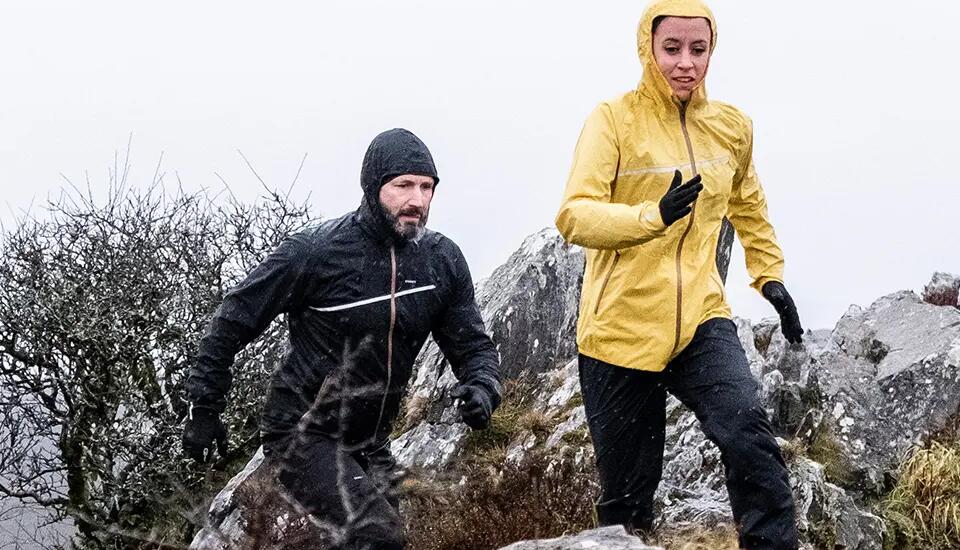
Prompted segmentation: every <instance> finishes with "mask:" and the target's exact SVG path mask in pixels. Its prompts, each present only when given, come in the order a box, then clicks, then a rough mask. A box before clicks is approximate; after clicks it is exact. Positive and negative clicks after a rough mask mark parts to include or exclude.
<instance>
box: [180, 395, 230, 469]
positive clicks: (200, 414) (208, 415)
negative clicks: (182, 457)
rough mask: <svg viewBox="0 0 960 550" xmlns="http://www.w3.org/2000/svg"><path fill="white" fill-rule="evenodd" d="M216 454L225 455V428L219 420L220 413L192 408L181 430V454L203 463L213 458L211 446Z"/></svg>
mask: <svg viewBox="0 0 960 550" xmlns="http://www.w3.org/2000/svg"><path fill="white" fill-rule="evenodd" d="M214 443H216V445H217V454H219V455H220V456H221V457H223V456H225V455H226V454H227V428H226V427H225V426H224V425H223V422H222V421H221V420H220V413H218V412H216V411H214V410H211V409H205V408H197V407H192V408H191V409H190V416H189V417H188V418H187V425H186V427H184V429H183V452H184V454H186V455H187V456H188V457H190V458H192V459H193V460H195V461H197V462H200V463H204V462H208V461H210V460H211V459H212V458H213V444H214Z"/></svg>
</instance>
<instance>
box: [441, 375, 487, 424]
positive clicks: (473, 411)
mask: <svg viewBox="0 0 960 550" xmlns="http://www.w3.org/2000/svg"><path fill="white" fill-rule="evenodd" d="M450 397H452V398H453V399H459V400H460V417H461V418H463V423H464V424H466V425H467V426H470V427H471V428H473V429H474V430H483V429H485V428H486V427H487V426H489V425H490V415H492V414H493V401H492V400H491V399H490V394H489V393H487V391H486V390H484V389H483V388H479V387H477V386H469V385H463V386H457V387H456V388H453V390H451V391H450Z"/></svg>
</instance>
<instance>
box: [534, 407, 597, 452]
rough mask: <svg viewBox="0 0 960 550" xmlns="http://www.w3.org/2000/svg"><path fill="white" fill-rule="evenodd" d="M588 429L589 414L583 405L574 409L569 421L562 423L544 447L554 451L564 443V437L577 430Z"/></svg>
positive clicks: (569, 415)
mask: <svg viewBox="0 0 960 550" xmlns="http://www.w3.org/2000/svg"><path fill="white" fill-rule="evenodd" d="M586 427H587V413H586V412H585V411H584V409H583V405H578V406H577V407H574V408H573V409H572V410H571V411H570V412H569V413H568V416H567V419H566V420H564V421H563V422H561V423H560V424H559V425H558V426H557V427H556V428H555V429H554V430H553V432H552V433H551V434H550V436H549V437H548V438H547V441H546V443H544V445H545V446H546V448H547V449H552V448H554V447H556V446H558V445H560V442H561V441H563V437H564V436H565V435H567V434H569V433H572V432H574V431H576V430H585V429H586Z"/></svg>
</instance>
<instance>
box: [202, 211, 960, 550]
mask: <svg viewBox="0 0 960 550" xmlns="http://www.w3.org/2000/svg"><path fill="white" fill-rule="evenodd" d="M582 270H583V253H582V251H581V250H579V249H577V248H576V247H570V246H567V245H565V244H564V243H563V241H562V239H561V238H560V236H559V235H558V234H557V233H556V232H555V231H553V230H544V231H541V232H539V233H537V234H535V235H533V236H531V237H529V238H528V239H527V240H526V241H524V243H523V246H522V247H521V248H520V249H519V250H518V251H517V252H516V253H514V254H513V255H512V256H511V257H510V259H509V260H508V261H507V263H506V264H504V265H503V266H501V267H500V268H499V269H497V270H496V271H495V272H494V274H493V275H492V276H491V277H490V278H489V279H487V280H484V281H482V282H480V283H479V284H478V285H477V296H478V301H479V303H480V305H481V309H482V313H483V317H484V320H485V321H486V323H487V327H488V330H489V331H490V333H491V335H492V336H493V339H494V341H495V343H496V344H497V346H498V349H499V350H500V354H501V359H502V363H503V368H504V372H505V374H506V375H507V377H508V378H510V379H512V380H523V381H524V383H525V385H526V387H527V388H529V392H530V393H532V397H531V398H530V399H527V400H526V401H525V403H528V405H526V406H527V407H528V408H529V409H530V410H532V411H535V412H536V413H537V414H539V415H540V416H541V417H542V418H543V419H544V422H546V423H547V424H548V425H547V427H546V428H543V427H541V431H540V432H537V433H534V431H532V430H530V429H519V431H517V432H516V433H515V434H513V435H512V436H511V437H512V440H511V441H510V442H509V444H508V445H507V450H506V461H507V462H512V463H519V462H520V461H522V459H523V458H524V456H527V455H528V454H530V453H533V452H535V451H546V452H547V453H551V454H552V455H555V456H558V457H559V456H567V457H569V456H574V457H576V460H579V461H584V463H592V460H593V454H592V453H593V449H592V446H591V445H590V441H589V434H588V430H587V427H586V419H585V414H584V410H583V406H582V404H581V402H582V401H581V398H580V393H579V383H578V380H577V365H576V349H575V340H574V336H575V335H574V332H575V323H576V317H577V305H578V300H579V288H580V277H581V274H582ZM957 281H960V280H958V279H957V278H955V277H951V276H947V275H944V274H937V276H936V277H935V278H934V281H932V282H931V284H930V285H927V289H925V291H924V294H923V297H921V296H918V295H917V294H914V293H912V292H898V293H894V294H891V295H889V296H884V297H882V298H880V299H878V300H877V301H875V302H874V303H873V304H871V305H870V306H868V307H866V308H861V307H857V306H852V307H851V308H850V310H849V311H848V312H847V313H846V314H845V315H844V316H843V317H842V318H841V319H840V321H839V322H838V323H837V325H836V327H834V328H833V329H832V330H817V331H808V332H807V333H806V334H805V336H804V343H803V344H802V345H800V346H793V345H789V344H788V343H787V342H786V341H785V339H784V338H783V336H782V334H781V333H780V330H779V326H778V322H777V320H776V319H772V320H762V321H760V322H758V323H756V324H753V323H750V322H749V321H746V320H742V319H737V320H736V323H737V327H738V331H739V334H740V340H741V343H742V345H743V348H744V351H745V352H746V355H747V358H748V360H749V361H750V365H751V370H752V371H753V373H754V374H755V375H756V376H757V378H758V379H759V380H761V382H762V384H761V387H762V390H761V391H762V394H761V397H762V400H763V402H764V405H765V407H766V408H767V410H768V412H769V414H770V416H771V419H772V422H773V424H774V426H775V429H776V430H777V432H778V435H779V436H780V437H781V438H782V440H781V441H782V446H783V448H784V454H785V456H787V462H788V465H789V467H790V478H791V484H792V487H793V490H794V494H795V497H796V502H797V511H798V518H797V520H798V527H799V529H800V532H801V534H802V537H803V540H804V541H805V544H806V545H807V547H816V548H819V547H830V548H846V549H851V550H872V549H880V548H882V536H883V521H882V519H881V518H880V517H878V516H877V515H875V514H874V510H873V509H872V508H871V504H870V503H871V502H875V501H876V497H877V496H879V495H882V494H883V493H884V491H885V490H887V489H888V487H889V484H890V480H891V479H892V478H893V477H894V476H895V475H896V467H897V465H898V463H899V462H900V460H902V457H903V455H904V453H906V452H907V451H908V450H909V449H911V448H912V447H913V446H915V445H917V444H918V443H920V442H922V441H923V440H924V439H925V438H926V437H928V436H930V435H931V434H935V433H936V432H938V431H939V430H942V429H944V428H945V427H946V426H948V424H949V423H950V422H953V421H955V420H956V419H957V416H958V410H960V309H957V307H955V306H956V305H957V301H956V300H957V298H956V290H957V288H960V284H955V283H957ZM951 289H952V290H951ZM951 291H952V292H954V294H953V295H952V298H951V295H950V294H949V293H950V292H951ZM944 296H946V298H943V297H944ZM951 300H952V301H951ZM937 304H941V305H937ZM444 367H445V365H444V359H443V357H442V354H440V352H439V350H438V349H437V347H436V346H435V345H434V344H432V343H430V344H428V345H427V346H425V348H424V350H423V352H422V353H421V356H420V358H419V359H418V362H417V366H416V373H415V377H414V380H413V381H412V383H411V386H410V388H409V391H408V397H407V402H406V417H405V418H404V419H403V425H402V426H401V427H399V428H398V430H397V431H398V432H399V433H398V436H397V437H396V438H395V440H394V442H393V444H392V450H393V451H394V453H395V455H396V456H397V458H398V460H399V461H400V462H401V463H402V464H403V465H404V466H406V467H408V468H412V469H414V470H418V471H420V472H422V475H425V476H429V475H431V473H435V472H448V471H450V470H451V469H454V470H455V469H456V467H457V464H458V463H459V461H460V459H461V458H462V457H463V454H464V452H465V450H464V447H465V445H464V443H465V441H466V440H467V439H468V434H469V433H468V430H467V428H466V427H465V426H464V425H463V424H462V423H460V422H459V421H458V418H457V414H456V412H455V411H454V410H453V408H452V407H451V406H450V403H449V399H447V398H446V396H447V393H448V391H449V389H450V388H451V387H452V386H453V385H454V384H455V380H454V378H453V376H452V375H451V374H450V372H449V369H446V368H444ZM667 408H668V410H667V419H668V426H667V439H666V448H665V455H664V465H663V467H664V470H663V471H664V475H663V481H662V483H661V485H660V488H659V490H658V491H657V494H656V502H657V506H658V508H659V510H660V519H659V526H660V527H661V528H667V529H673V528H683V527H688V526H690V525H700V526H706V527H710V526H718V525H721V524H727V525H729V524H730V523H731V522H732V518H731V514H730V506H729V501H728V497H727V493H726V488H725V485H724V476H723V468H722V463H721V460H720V455H719V451H718V450H717V448H716V447H715V446H714V445H713V444H712V443H711V442H710V441H708V440H707V439H706V437H705V436H704V434H703V432H702V431H701V430H700V427H699V425H698V423H697V421H696V419H695V417H694V416H693V414H692V413H691V412H690V411H689V410H687V409H686V408H685V407H683V405H681V404H680V403H679V402H678V401H677V400H675V399H673V398H671V399H669V400H668V405H667ZM255 466H256V464H255V461H254V462H253V463H251V465H250V466H248V470H247V477H249V476H250V474H251V472H253V471H255ZM251 468H253V469H252V470H251ZM449 477H450V476H447V478H448V479H449ZM454 477H455V476H454ZM237 485H238V484H236V483H232V486H237ZM451 490H455V487H452V488H451ZM243 517H244V515H243V513H242V511H240V510H239V509H238V508H237V506H236V504H235V501H234V500H231V499H230V498H229V497H228V496H226V495H221V497H218V499H217V500H216V501H215V502H214V505H213V507H212V508H211V520H212V522H211V523H212V524H214V525H215V526H216V527H217V528H219V529H220V530H224V528H225V527H230V528H231V529H234V530H235V531H237V532H242V526H239V527H238V525H239V524H240V523H242V522H241V521H239V519H242V518H243ZM290 521H291V520H290V518H288V517H285V518H283V519H281V520H278V522H279V524H289V523H290ZM198 539H199V535H198ZM196 547H197V548H201V547H202V548H207V547H203V546H196ZM591 547H592V548H611V549H612V548H624V549H627V548H650V547H649V546H645V545H644V544H643V543H642V541H640V540H639V539H637V538H635V537H630V536H627V535H626V533H624V532H623V531H622V529H620V530H618V529H612V528H608V529H600V530H593V531H586V532H584V533H581V534H579V535H577V536H576V537H568V538H564V539H553V540H541V541H528V542H521V543H517V544H513V545H510V546H509V547H507V548H510V549H512V550H525V549H527V548H537V549H548V548H549V549H558V550H559V549H566V548H591ZM210 548H213V547H210Z"/></svg>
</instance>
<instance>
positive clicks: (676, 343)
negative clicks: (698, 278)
mask: <svg viewBox="0 0 960 550" xmlns="http://www.w3.org/2000/svg"><path fill="white" fill-rule="evenodd" d="M679 109H680V130H681V131H682V132H683V140H684V142H686V144H687V154H688V155H689V156H690V166H691V168H692V169H693V175H694V176H696V175H697V174H698V171H697V159H696V158H695V157H694V155H693V143H691V142H690V134H689V132H687V104H686V103H682V104H680V107H679ZM696 213H697V202H696V201H694V202H693V206H692V207H691V210H690V219H689V220H688V221H687V228H686V229H684V230H683V235H681V236H680V242H679V243H678V244H677V331H676V336H675V338H674V340H673V352H674V353H676V352H677V348H679V347H680V328H681V315H682V312H683V263H682V258H681V256H682V253H683V241H685V240H686V239H687V235H688V234H690V230H691V229H692V228H693V216H694V215H695V214H696Z"/></svg>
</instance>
